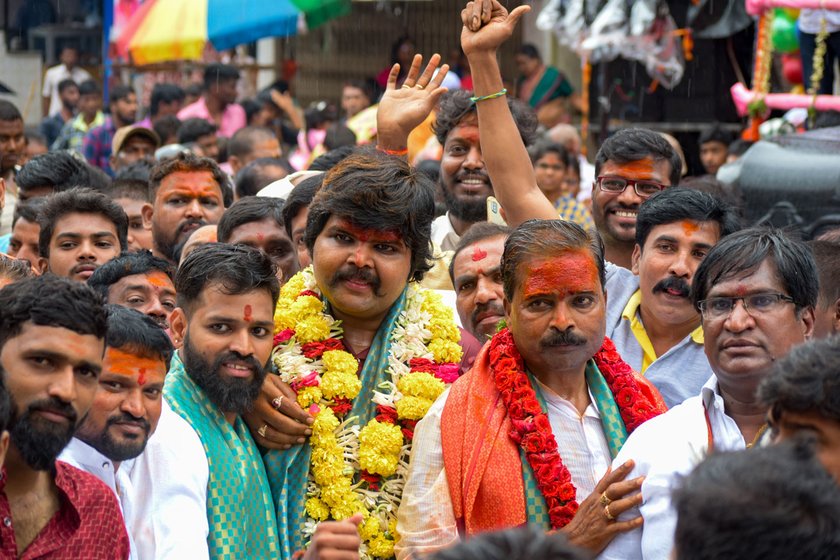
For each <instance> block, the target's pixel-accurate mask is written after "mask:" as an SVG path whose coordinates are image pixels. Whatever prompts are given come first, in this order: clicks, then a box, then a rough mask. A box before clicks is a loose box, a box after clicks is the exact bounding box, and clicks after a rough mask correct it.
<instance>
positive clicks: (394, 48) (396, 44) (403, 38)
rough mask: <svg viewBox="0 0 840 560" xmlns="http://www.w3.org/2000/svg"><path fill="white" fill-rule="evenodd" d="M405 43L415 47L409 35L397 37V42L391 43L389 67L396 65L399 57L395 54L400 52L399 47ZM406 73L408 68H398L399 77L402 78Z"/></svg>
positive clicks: (415, 44)
mask: <svg viewBox="0 0 840 560" xmlns="http://www.w3.org/2000/svg"><path fill="white" fill-rule="evenodd" d="M406 43H411V44H412V45H414V46H417V43H415V42H414V39H412V38H411V36H409V35H400V36H399V37H397V40H396V41H394V42H393V43H391V66H393V65H394V64H396V63H398V62H399V61H400V60H399V57H398V56H397V53H399V52H400V47H401V46H403V45H404V44H406ZM407 73H408V68H400V75H401V76H404V75H405V74H407Z"/></svg>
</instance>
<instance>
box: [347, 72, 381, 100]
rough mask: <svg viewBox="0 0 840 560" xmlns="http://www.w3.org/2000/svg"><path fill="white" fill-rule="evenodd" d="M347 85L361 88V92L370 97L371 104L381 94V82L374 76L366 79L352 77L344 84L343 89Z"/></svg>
mask: <svg viewBox="0 0 840 560" xmlns="http://www.w3.org/2000/svg"><path fill="white" fill-rule="evenodd" d="M346 87H351V88H356V89H358V90H361V92H362V93H363V94H364V95H365V97H367V98H368V101H370V103H371V105H372V104H374V103H376V102H377V101H378V100H379V96H380V95H381V92H380V89H381V88H380V86H379V83H377V81H376V80H375V79H373V78H365V79H364V80H358V79H352V80H347V81H346V82H344V84H343V85H342V87H341V89H342V90H343V89H344V88H346Z"/></svg>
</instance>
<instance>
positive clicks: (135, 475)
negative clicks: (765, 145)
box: [128, 400, 210, 560]
mask: <svg viewBox="0 0 840 560" xmlns="http://www.w3.org/2000/svg"><path fill="white" fill-rule="evenodd" d="M129 476H130V477H131V481H132V483H133V485H134V491H135V494H136V499H135V502H134V515H133V518H132V520H131V522H130V525H129V531H128V533H129V535H132V534H133V535H134V536H135V542H136V543H137V556H138V558H141V559H142V560H152V559H154V560H162V559H173V560H174V559H178V560H180V559H183V558H189V559H190V560H202V559H206V558H209V552H208V548H207V535H208V533H209V528H208V525H207V480H208V478H209V476H210V473H209V468H208V466H207V455H206V453H205V452H204V447H203V446H202V445H201V440H200V439H199V437H198V434H197V433H196V432H195V430H193V429H192V426H190V425H189V424H188V423H187V421H186V420H184V419H183V418H181V417H180V416H178V415H177V414H176V413H175V412H173V411H172V409H171V408H170V407H169V405H168V404H167V403H166V400H164V401H163V407H162V410H161V415H160V421H159V422H158V426H157V430H155V433H154V434H153V435H152V437H151V438H149V443H148V444H147V445H146V450H145V451H144V452H143V453H142V454H141V455H140V456H139V457H137V458H136V459H135V460H134V464H133V466H132V469H131V473H130V474H129Z"/></svg>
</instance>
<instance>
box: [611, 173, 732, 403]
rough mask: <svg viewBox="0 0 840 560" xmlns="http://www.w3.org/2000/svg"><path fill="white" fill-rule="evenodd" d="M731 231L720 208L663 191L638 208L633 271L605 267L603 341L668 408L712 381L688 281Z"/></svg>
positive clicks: (695, 195)
mask: <svg viewBox="0 0 840 560" xmlns="http://www.w3.org/2000/svg"><path fill="white" fill-rule="evenodd" d="M738 229H740V223H739V221H738V217H737V215H736V214H735V212H734V210H732V208H731V207H730V206H729V205H727V204H726V203H725V202H723V201H721V200H719V199H717V198H716V197H714V196H712V195H710V194H708V193H704V192H700V191H697V190H693V189H687V188H682V187H674V188H669V189H666V190H664V191H662V192H660V193H658V194H656V195H655V196H652V197H651V198H649V199H648V200H646V201H645V202H644V203H643V204H642V205H641V207H640V208H639V216H638V220H637V223H636V242H635V247H634V249H633V254H632V264H631V269H632V272H631V271H630V270H627V269H625V268H622V267H619V266H608V268H607V293H608V294H609V299H608V300H607V336H608V337H610V338H611V339H612V340H613V342H615V346H616V349H617V350H618V352H619V353H620V354H621V356H622V357H623V358H624V359H625V361H627V363H628V364H630V366H631V367H632V368H633V369H634V370H636V371H638V372H639V373H641V374H642V375H644V376H645V377H646V378H647V379H648V381H650V382H651V383H653V384H654V385H655V386H656V388H657V389H659V392H660V393H661V394H662V398H663V399H665V402H666V404H667V405H668V406H669V407H673V406H676V405H678V404H680V403H681V402H683V401H684V400H685V399H687V398H689V397H693V396H695V395H697V393H699V392H700V389H701V388H702V387H703V384H704V383H706V381H707V380H708V379H709V377H710V376H711V375H712V370H711V368H710V367H709V360H708V359H707V358H706V354H705V353H704V351H703V328H702V327H701V326H700V315H699V314H698V312H697V309H696V308H695V306H694V304H693V303H692V302H691V299H690V297H689V296H690V291H691V281H692V278H693V277H694V273H695V271H696V270H697V267H698V266H700V263H701V262H702V261H703V259H704V258H705V257H706V254H707V253H708V252H709V250H710V249H711V248H712V247H713V246H714V245H715V244H717V242H718V241H719V240H720V239H721V238H722V237H724V236H726V235H729V234H731V233H733V232H735V231H737V230H738Z"/></svg>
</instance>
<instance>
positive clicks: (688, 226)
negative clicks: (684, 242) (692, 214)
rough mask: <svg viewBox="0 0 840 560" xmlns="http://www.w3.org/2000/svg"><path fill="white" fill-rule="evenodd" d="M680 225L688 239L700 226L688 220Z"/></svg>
mask: <svg viewBox="0 0 840 560" xmlns="http://www.w3.org/2000/svg"><path fill="white" fill-rule="evenodd" d="M681 225H682V230H683V233H685V234H686V235H687V236H688V237H691V236H692V235H694V234H695V233H696V232H697V230H699V229H700V224H698V223H697V222H690V221H688V220H683V221H682V223H681Z"/></svg>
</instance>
